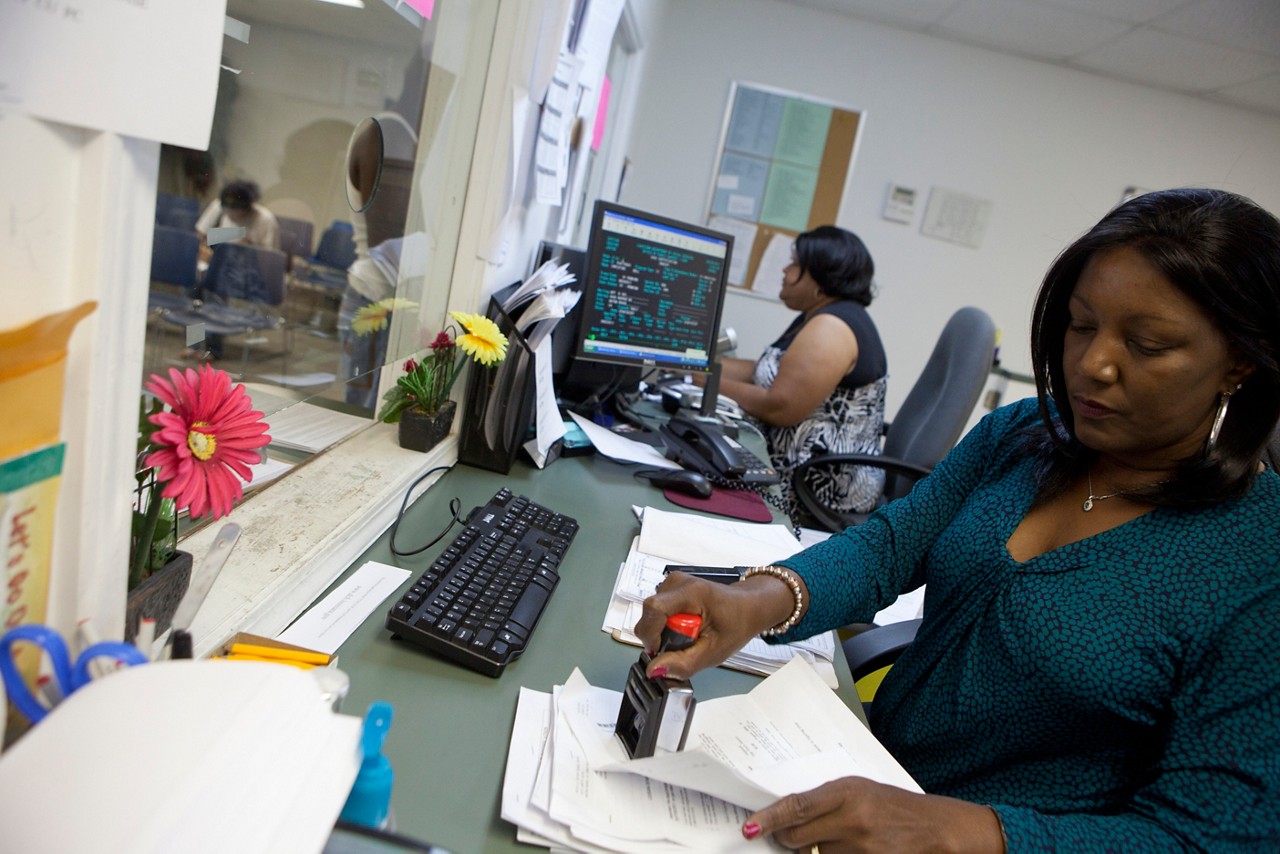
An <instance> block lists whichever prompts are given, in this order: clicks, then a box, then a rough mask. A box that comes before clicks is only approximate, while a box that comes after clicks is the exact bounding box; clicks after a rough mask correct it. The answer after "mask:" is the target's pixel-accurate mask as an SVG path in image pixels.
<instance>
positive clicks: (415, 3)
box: [404, 0, 436, 21]
mask: <svg viewBox="0 0 1280 854" xmlns="http://www.w3.org/2000/svg"><path fill="white" fill-rule="evenodd" d="M404 2H405V3H407V4H408V5H409V7H410V8H411V9H413V10H414V11H415V12H417V13H418V14H420V15H422V17H424V18H426V19H427V20H428V21H430V20H431V13H432V11H434V10H435V7H436V0H404Z"/></svg>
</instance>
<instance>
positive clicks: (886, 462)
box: [791, 454, 931, 531]
mask: <svg viewBox="0 0 1280 854" xmlns="http://www.w3.org/2000/svg"><path fill="white" fill-rule="evenodd" d="M846 463H852V464H856V465H861V466H871V467H874V468H879V469H884V470H885V471H887V472H891V473H893V474H899V475H903V476H905V477H909V478H911V479H913V480H919V479H920V478H922V477H924V476H925V475H927V474H928V473H929V472H930V471H931V469H928V468H925V467H924V466H920V465H916V464H915V463H909V462H907V461H906V460H902V459H898V458H897V457H886V456H884V455H883V454H829V455H827V456H818V457H810V458H809V459H807V460H805V461H804V462H803V463H801V464H800V465H798V466H796V467H795V469H794V470H793V471H792V472H791V488H792V490H793V491H794V492H795V494H796V500H797V501H799V502H800V504H801V505H803V506H804V508H805V510H807V511H808V512H809V515H811V516H813V518H814V519H816V520H817V521H818V522H820V523H821V524H822V525H823V526H825V527H826V529H827V530H828V531H843V530H844V529H845V528H847V527H849V526H850V525H855V524H861V523H862V521H863V520H864V518H865V516H866V514H863V513H854V514H841V513H837V512H836V511H834V510H831V509H830V508H828V507H825V506H823V504H822V502H821V501H819V500H818V496H816V495H814V494H813V490H812V489H810V488H809V484H808V482H806V480H805V475H806V474H807V473H808V471H809V470H810V469H812V468H817V467H819V466H828V465H839V464H846Z"/></svg>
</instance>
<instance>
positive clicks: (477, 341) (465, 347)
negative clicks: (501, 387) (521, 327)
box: [449, 311, 507, 367]
mask: <svg viewBox="0 0 1280 854" xmlns="http://www.w3.org/2000/svg"><path fill="white" fill-rule="evenodd" d="M449 316H450V317H452V318H453V319H454V320H456V321H458V323H460V324H462V328H463V329H465V330H467V334H466V335H459V336H458V346H459V347H461V348H462V352H464V353H466V354H467V355H468V356H470V357H471V358H473V359H475V360H476V361H477V362H479V363H480V364H482V365H484V366H485V367H488V366H490V365H496V364H498V363H499V362H501V361H502V360H503V359H505V358H506V356H507V336H505V335H503V334H502V331H501V330H499V329H498V324H496V323H494V322H493V321H492V320H490V319H489V318H487V317H485V316H484V315H482V314H467V313H466V312H463V311H451V312H449Z"/></svg>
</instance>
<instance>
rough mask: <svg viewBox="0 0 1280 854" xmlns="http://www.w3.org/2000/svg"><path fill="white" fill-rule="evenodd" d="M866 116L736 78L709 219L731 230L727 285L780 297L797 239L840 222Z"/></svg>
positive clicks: (714, 225) (719, 151)
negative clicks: (819, 228)
mask: <svg viewBox="0 0 1280 854" xmlns="http://www.w3.org/2000/svg"><path fill="white" fill-rule="evenodd" d="M865 116H866V114H865V113H864V112H863V111H861V110H855V109H852V108H850V107H845V106H841V105H839V104H834V103H832V102H830V101H824V100H822V99H819V98H812V97H809V96H808V95H800V94H797V93H794V92H785V91H783V90H780V89H774V88H770V87H767V86H759V85H756V84H754V83H740V82H737V81H735V82H734V83H733V85H732V86H731V87H730V90H729V103H728V106H727V107H726V109H725V117H724V126H723V128H722V130H721V134H720V145H719V148H718V149H717V155H716V168H715V170H714V172H713V176H714V178H713V180H712V185H711V192H710V193H709V194H708V198H707V212H706V222H707V225H708V226H710V227H711V228H714V229H716V230H718V231H724V232H727V233H729V234H732V235H733V237H734V245H733V248H734V251H733V258H732V260H731V264H730V268H729V285H730V287H733V288H737V289H741V290H743V291H747V292H749V293H752V294H754V295H756V296H760V297H764V298H767V299H776V298H777V296H778V291H779V289H780V288H781V282H782V268H783V267H785V266H786V264H787V263H788V262H789V260H790V257H791V243H792V241H793V240H794V239H795V236H796V235H797V234H799V233H800V232H802V231H807V230H809V229H811V228H814V227H816V226H819V225H826V224H830V223H834V222H835V221H836V214H837V213H838V212H839V209H840V200H841V198H842V197H843V195H844V187H845V183H846V182H847V181H848V178H849V171H850V169H851V168H852V166H853V158H854V155H855V153H856V151H857V145H858V139H859V137H860V135H861V132H862V126H863V120H864V119H865Z"/></svg>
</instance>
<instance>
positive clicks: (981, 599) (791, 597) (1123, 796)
mask: <svg viewBox="0 0 1280 854" xmlns="http://www.w3.org/2000/svg"><path fill="white" fill-rule="evenodd" d="M1032 361H1033V366H1034V370H1035V373H1036V384H1037V389H1038V391H1039V394H1038V398H1037V399H1034V400H1028V401H1023V402H1020V403H1016V404H1013V405H1010V406H1007V407H1004V408H1002V409H1000V410H997V411H996V412H994V413H992V414H990V415H988V416H987V417H986V418H984V419H983V421H982V422H981V423H980V424H979V425H978V426H977V427H975V428H974V429H973V430H972V431H970V433H969V435H967V436H966V437H965V438H964V440H963V441H962V442H961V443H960V444H959V445H958V446H957V447H956V448H955V449H954V450H953V451H952V452H951V454H949V455H948V456H947V458H946V459H945V460H944V461H943V462H942V463H941V464H940V465H939V466H938V467H937V468H936V469H935V470H934V472H933V474H931V475H930V476H929V477H927V478H925V479H924V480H922V481H920V482H919V484H917V486H916V488H915V490H914V491H913V492H912V493H911V494H910V495H909V496H907V497H906V498H904V499H902V500H900V501H897V502H895V503H893V504H891V505H889V506H888V507H886V508H883V509H882V510H881V511H879V512H878V513H876V514H875V515H873V516H872V517H871V519H870V520H868V521H867V523H865V524H864V525H861V526H859V527H855V528H850V529H848V530H846V531H844V532H843V533H842V534H839V535H836V536H835V537H832V538H831V539H830V540H829V541H827V542H826V543H823V544H821V545H818V546H815V547H813V548H810V549H807V550H805V551H803V552H801V553H799V554H797V555H796V556H794V557H792V558H790V559H788V560H785V561H782V562H780V563H779V564H778V565H777V567H776V568H771V569H769V570H768V571H767V572H760V573H758V574H753V575H751V576H749V577H747V578H745V579H744V580H743V581H741V582H739V583H737V584H734V585H731V586H728V587H726V586H723V585H714V584H709V583H706V582H702V581H700V580H698V579H693V578H690V577H688V576H683V575H673V576H671V577H670V578H668V579H667V580H666V581H664V583H663V585H662V586H661V588H660V589H659V592H658V593H657V594H656V595H655V596H653V597H650V599H649V600H648V601H647V602H646V603H645V612H644V616H643V617H642V618H641V620H640V622H639V623H638V624H637V626H636V633H637V634H638V635H639V636H640V637H641V638H642V639H643V640H645V641H646V643H648V644H650V648H654V646H656V641H657V638H658V633H659V631H660V628H661V626H662V624H663V623H664V622H665V618H666V616H667V615H669V614H672V613H677V612H681V611H688V612H693V613H697V614H700V615H702V617H703V629H702V634H701V636H700V638H699V641H698V643H697V644H695V645H694V646H693V647H691V648H690V649H688V650H684V651H682V652H676V653H666V654H663V655H660V656H657V657H656V658H655V659H654V661H653V662H652V664H651V666H650V671H649V672H650V675H651V676H655V677H656V676H661V675H673V676H688V675H690V674H692V673H693V672H695V671H697V670H699V669H701V668H703V667H708V666H711V665H714V664H716V663H718V662H720V661H723V660H724V658H725V657H726V656H727V655H728V654H729V653H731V652H732V651H734V650H736V649H737V648H739V647H740V646H741V645H742V644H743V643H745V642H746V640H747V639H749V638H750V637H751V636H753V635H755V634H760V633H764V634H766V635H771V636H772V638H776V639H777V640H780V641H787V640H793V639H796V638H801V637H807V636H809V635H812V634H815V633H818V632H822V631H827V630H829V629H831V628H833V627H835V626H840V625H844V624H846V623H850V622H859V621H867V620H869V619H871V617H872V615H873V614H874V613H875V612H876V611H877V610H878V609H880V608H882V607H884V606H885V605H886V604H887V603H889V602H891V601H892V600H893V599H894V597H896V596H897V595H898V594H899V593H900V592H902V591H905V590H910V589H913V588H914V587H916V586H918V585H920V584H922V583H926V582H927V584H928V587H927V588H926V589H927V593H926V599H925V606H924V620H923V622H922V625H921V627H920V631H919V634H918V635H917V638H916V641H915V643H913V644H912V646H911V647H910V649H909V650H908V651H907V652H906V653H904V655H903V656H902V657H901V658H900V659H899V660H898V662H897V664H895V666H894V667H893V669H892V670H890V671H889V675H888V676H887V677H886V678H885V681H884V683H883V684H882V685H881V687H880V690H879V692H878V694H877V698H876V702H875V704H874V709H873V710H872V712H871V725H872V729H873V731H874V732H875V733H876V735H877V736H878V737H879V738H880V739H881V741H882V742H883V743H884V744H885V746H886V747H888V748H889V750H890V751H891V752H892V753H893V754H894V755H895V756H896V757H897V758H898V760H899V761H900V762H901V763H902V764H903V765H904V766H905V767H906V768H907V770H908V771H910V772H911V773H912V775H913V776H914V777H915V779H916V780H917V781H918V782H919V783H920V784H921V786H922V787H923V788H924V790H925V791H926V792H928V793H929V794H926V795H920V794H915V793H910V792H906V791H903V790H900V789H895V788H892V787H889V786H884V785H880V784H877V783H872V782H870V781H867V780H861V779H856V778H846V779H843V780H837V781H835V782H832V783H827V784H824V785H821V786H819V787H817V788H815V789H812V790H810V791H808V792H803V793H799V794H795V795H790V796H788V797H786V798H783V799H782V800H780V801H778V802H777V803H775V804H773V805H771V806H769V807H767V808H765V809H764V810H761V811H759V812H757V813H755V814H754V815H752V816H750V817H749V818H748V820H747V822H746V824H744V826H743V834H744V835H745V836H746V837H747V838H748V839H751V838H755V837H757V836H761V835H769V834H771V835H773V837H774V838H775V839H777V840H778V841H779V842H781V843H782V844H784V845H786V846H788V847H792V848H801V849H804V850H807V851H813V850H821V851H822V852H824V854H831V852H843V851H864V850H867V851H869V850H877V851H889V850H891V851H928V850H950V851H1001V850H1008V851H1040V850H1044V851H1053V850H1057V851H1103V850H1106V851H1125V852H1145V851H1170V850H1203V851H1276V850H1280V665H1277V661H1276V654H1277V653H1276V650H1277V649H1278V648H1280V477H1277V475H1276V473H1275V472H1272V471H1269V470H1264V469H1263V467H1262V466H1261V464H1260V462H1259V460H1260V458H1261V456H1262V452H1263V450H1264V447H1265V445H1266V442H1267V439H1268V438H1269V437H1270V435H1271V433H1272V431H1273V430H1274V429H1275V426H1276V422H1277V418H1280V222H1277V220H1276V219H1275V217H1273V216H1272V215H1270V214H1268V213H1267V212H1265V211H1263V210H1262V209H1260V208H1258V207H1257V206H1255V205H1254V204H1252V203H1251V202H1249V201H1248V200H1246V199H1243V198H1241V197H1239V196H1235V195H1232V194H1229V193H1224V192H1221V191H1215V190H1169V191H1162V192H1156V193H1149V194H1147V195H1144V196H1140V197H1138V198H1137V199H1133V200H1130V201H1128V202H1126V203H1124V204H1122V205H1121V206H1120V207H1118V208H1117V209H1115V210H1114V211H1112V212H1111V213H1109V214H1108V215H1107V216H1106V217H1104V218H1103V220H1102V221H1101V222H1099V223H1098V225H1097V226H1095V227H1094V228H1093V229H1092V230H1091V231H1089V232H1088V233H1087V234H1086V235H1085V236H1084V237H1082V238H1080V239H1079V240H1078V241H1076V242H1075V243H1074V244H1073V245H1072V246H1071V247H1069V248H1068V249H1067V250H1066V251H1065V252H1064V253H1063V254H1062V255H1061V256H1060V257H1059V258H1058V259H1057V260H1056V261H1055V262H1054V265H1053V266H1052V267H1051V269H1050V270H1049V273H1048V275H1047V276H1046V278H1045V282H1044V284H1043V286H1042V287H1041V290H1040V294H1039V296H1038V298H1037V301H1036V307H1035V311H1034V315H1033V320H1032Z"/></svg>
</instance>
